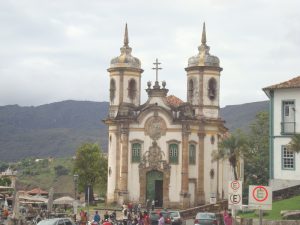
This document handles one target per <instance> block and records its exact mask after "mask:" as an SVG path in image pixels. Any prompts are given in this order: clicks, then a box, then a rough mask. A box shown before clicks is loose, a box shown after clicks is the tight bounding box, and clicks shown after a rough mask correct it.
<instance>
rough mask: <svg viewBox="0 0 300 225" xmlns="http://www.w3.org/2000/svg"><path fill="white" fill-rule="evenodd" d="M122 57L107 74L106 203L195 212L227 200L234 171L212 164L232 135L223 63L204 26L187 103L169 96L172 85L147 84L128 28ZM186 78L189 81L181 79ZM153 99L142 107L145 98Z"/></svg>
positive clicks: (188, 72)
mask: <svg viewBox="0 0 300 225" xmlns="http://www.w3.org/2000/svg"><path fill="white" fill-rule="evenodd" d="M120 50H121V54H120V56H118V57H116V58H113V59H112V60H111V63H110V67H109V68H108V69H107V71H108V73H109V80H110V81H109V93H110V95H109V96H110V104H109V115H108V117H107V118H106V119H105V120H104V122H105V123H106V125H107V126H108V180H107V199H106V201H107V203H119V204H123V203H124V202H125V203H126V202H133V203H141V204H145V203H146V202H147V201H152V200H154V201H155V205H156V206H157V207H164V208H181V209H184V208H189V207H193V206H196V205H201V204H206V203H209V202H213V201H215V200H216V199H223V198H227V190H228V181H229V180H231V178H232V172H231V171H232V168H230V165H229V163H228V160H217V161H214V160H213V159H212V152H213V151H217V149H218V142H219V141H220V139H221V138H222V136H223V135H224V134H225V133H226V132H227V128H226V127H225V126H224V121H223V120H222V119H221V118H220V106H219V98H220V76H221V71H222V68H221V67H220V61H219V59H218V57H216V56H213V55H211V54H210V52H209V50H210V47H209V46H208V45H207V44H206V30H205V24H204V25H203V31H202V38H201V45H200V46H199V47H198V54H197V55H195V56H192V57H190V58H189V59H188V64H187V67H186V68H185V71H186V90H187V91H186V96H187V99H186V101H182V100H181V99H179V98H177V97H176V96H173V95H168V91H169V90H168V89H167V82H165V81H162V82H160V81H159V80H158V76H157V73H158V70H159V69H160V68H159V64H160V63H159V62H158V60H157V59H156V62H155V63H154V65H155V68H153V69H155V70H156V80H155V81H154V82H153V83H152V82H150V81H149V82H147V84H146V85H144V84H142V83H141V76H142V73H143V69H142V67H141V61H140V60H139V59H138V58H136V57H134V56H133V55H132V48H131V47H129V38H128V29H127V24H126V27H125V34H124V45H123V47H121V49H120ZM183 76H184V75H183ZM144 89H146V92H147V94H148V100H147V101H146V102H145V103H141V91H142V90H144Z"/></svg>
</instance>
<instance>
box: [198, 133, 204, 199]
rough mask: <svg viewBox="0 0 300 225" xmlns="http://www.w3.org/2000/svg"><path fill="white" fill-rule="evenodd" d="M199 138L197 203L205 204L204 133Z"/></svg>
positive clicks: (199, 134)
mask: <svg viewBox="0 0 300 225" xmlns="http://www.w3.org/2000/svg"><path fill="white" fill-rule="evenodd" d="M198 137H199V147H198V148H199V150H198V185H197V195H196V196H197V203H198V204H204V203H205V195H204V137H205V133H204V132H199V133H198Z"/></svg>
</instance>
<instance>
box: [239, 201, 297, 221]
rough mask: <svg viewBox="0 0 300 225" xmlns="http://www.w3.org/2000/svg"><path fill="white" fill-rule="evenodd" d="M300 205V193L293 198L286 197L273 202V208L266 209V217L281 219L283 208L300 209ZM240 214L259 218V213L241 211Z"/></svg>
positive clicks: (244, 216) (245, 216)
mask: <svg viewBox="0 0 300 225" xmlns="http://www.w3.org/2000/svg"><path fill="white" fill-rule="evenodd" d="M299 206H300V195H299V196H295V197H293V198H289V199H284V200H280V201H276V202H273V206H272V210H270V211H264V219H268V220H281V219H282V217H281V215H280V212H281V211H282V210H299ZM239 216H241V217H243V218H258V215H255V213H254V212H252V213H240V214H239Z"/></svg>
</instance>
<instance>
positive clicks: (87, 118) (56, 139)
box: [0, 100, 268, 161]
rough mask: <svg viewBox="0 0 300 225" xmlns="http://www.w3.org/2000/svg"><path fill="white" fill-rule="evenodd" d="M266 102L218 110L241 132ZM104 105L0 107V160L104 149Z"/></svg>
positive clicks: (65, 104) (52, 104)
mask: <svg viewBox="0 0 300 225" xmlns="http://www.w3.org/2000/svg"><path fill="white" fill-rule="evenodd" d="M267 110H268V102H267V101H264V102H254V103H247V104H242V105H230V106H226V107H224V108H222V109H221V116H222V118H223V119H224V120H225V121H226V126H227V127H228V128H229V129H230V130H231V131H232V130H234V129H236V128H241V129H245V128H246V127H247V126H248V124H249V123H250V122H251V121H252V120H253V119H254V117H255V115H256V113H257V112H260V111H267ZM107 115H108V103H107V102H89V101H71V100H70V101H63V102H56V103H50V104H46V105H41V106H36V107H21V106H18V105H7V106H0V156H1V157H0V161H16V160H19V159H22V158H25V157H39V158H43V157H49V156H53V157H61V156H72V155H74V153H75V151H76V149H77V147H78V146H79V145H80V144H81V143H83V142H97V143H99V144H100V145H101V147H102V149H103V151H106V150H107V130H106V125H105V124H104V123H103V122H102V119H104V118H105V117H106V116H107Z"/></svg>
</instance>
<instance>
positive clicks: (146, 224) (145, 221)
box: [144, 211, 150, 225]
mask: <svg viewBox="0 0 300 225" xmlns="http://www.w3.org/2000/svg"><path fill="white" fill-rule="evenodd" d="M144 225H150V218H149V215H148V213H147V212H146V211H144Z"/></svg>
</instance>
